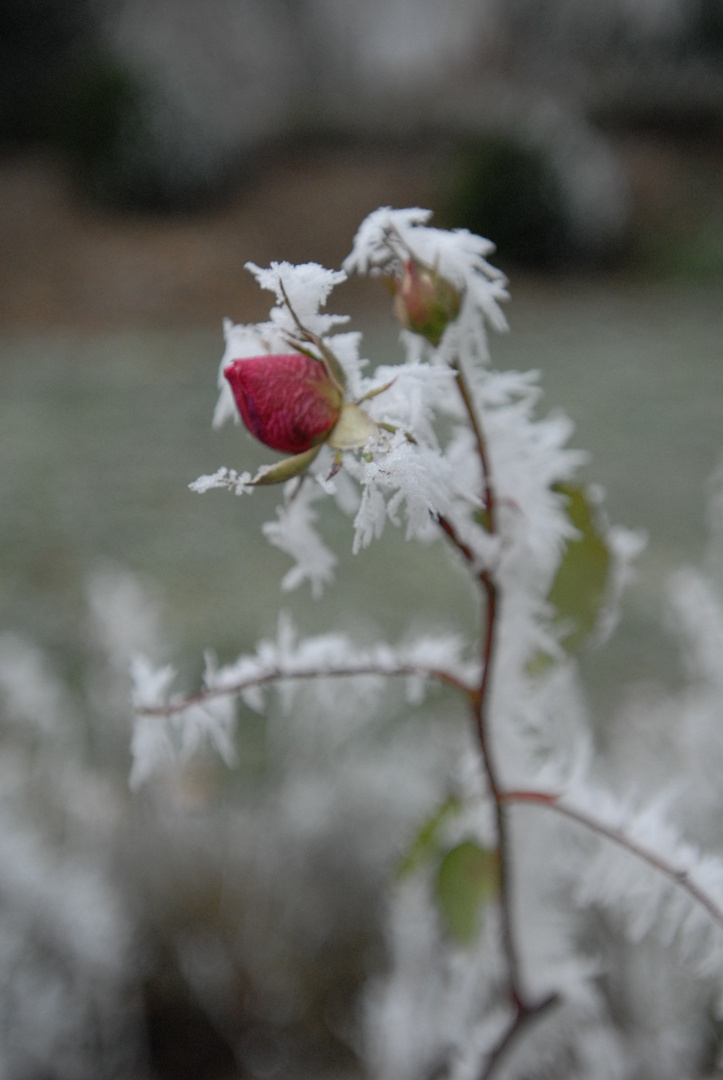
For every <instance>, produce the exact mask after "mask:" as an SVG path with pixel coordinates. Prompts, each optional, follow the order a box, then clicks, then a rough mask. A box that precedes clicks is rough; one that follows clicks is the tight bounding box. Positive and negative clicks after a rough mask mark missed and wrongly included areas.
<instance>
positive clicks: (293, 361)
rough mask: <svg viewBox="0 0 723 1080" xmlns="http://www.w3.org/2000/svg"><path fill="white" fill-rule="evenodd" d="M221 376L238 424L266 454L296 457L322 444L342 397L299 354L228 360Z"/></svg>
mask: <svg viewBox="0 0 723 1080" xmlns="http://www.w3.org/2000/svg"><path fill="white" fill-rule="evenodd" d="M223 373H224V375H225V376H226V378H227V379H228V381H229V383H230V384H231V389H232V390H233V395H234V397H235V399H236V404H237V405H238V409H239V412H240V413H241V419H242V420H243V422H244V424H245V425H246V427H247V428H248V429H249V431H250V432H251V434H252V435H255V436H256V438H257V439H259V440H260V441H261V442H262V443H264V444H265V445H266V446H270V447H271V448H272V450H282V451H284V452H285V453H287V454H301V453H303V452H304V451H306V450H310V449H311V447H312V446H317V445H318V444H319V443H321V442H323V440H324V438H325V436H326V435H327V434H328V433H329V432H330V431H331V429H332V428H333V427H334V425H335V424H336V422H337V420H338V419H339V414H340V412H341V406H342V399H343V395H342V392H341V388H340V387H339V386H338V385H337V384H336V383H335V382H334V380H333V379H332V378H331V376H330V375H329V373H328V371H327V369H326V367H325V365H324V364H323V363H322V362H321V361H319V360H314V359H313V358H312V357H310V356H306V355H304V354H303V353H289V354H288V355H280V356H250V357H246V358H244V359H243V360H234V361H233V363H232V364H229V366H228V367H227V368H224V372H223Z"/></svg>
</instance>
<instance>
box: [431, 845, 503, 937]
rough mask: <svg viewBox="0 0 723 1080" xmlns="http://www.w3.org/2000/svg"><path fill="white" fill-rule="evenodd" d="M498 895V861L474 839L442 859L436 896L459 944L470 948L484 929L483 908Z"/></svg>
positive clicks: (448, 928)
mask: <svg viewBox="0 0 723 1080" xmlns="http://www.w3.org/2000/svg"><path fill="white" fill-rule="evenodd" d="M498 892H499V859H498V857H497V853H496V852H494V851H486V850H485V849H484V848H482V847H480V846H479V844H476V843H475V842H474V840H464V841H463V842H462V843H461V844H457V846H456V847H453V848H452V849H451V850H450V851H448V852H447V854H446V855H445V856H444V858H443V859H442V861H441V863H440V864H439V869H438V870H437V877H436V880H435V896H436V900H437V905H438V907H439V912H440V915H441V916H442V922H443V923H444V927H445V929H446V931H447V933H448V934H449V935H450V937H452V938H454V940H455V941H457V942H458V943H459V944H460V945H471V944H472V943H473V942H474V941H475V939H476V937H477V935H478V933H479V931H480V928H481V921H482V909H483V908H484V905H485V904H486V903H488V902H489V901H490V900H493V899H494V898H495V897H496V896H497V894H498Z"/></svg>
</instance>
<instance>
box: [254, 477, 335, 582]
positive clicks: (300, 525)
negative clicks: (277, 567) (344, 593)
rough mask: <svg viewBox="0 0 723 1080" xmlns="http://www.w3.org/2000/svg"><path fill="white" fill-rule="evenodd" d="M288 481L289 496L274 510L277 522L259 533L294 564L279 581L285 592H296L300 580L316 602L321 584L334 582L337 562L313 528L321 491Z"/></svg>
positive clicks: (269, 523) (268, 523)
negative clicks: (308, 585)
mask: <svg viewBox="0 0 723 1080" xmlns="http://www.w3.org/2000/svg"><path fill="white" fill-rule="evenodd" d="M297 483H298V482H297V481H291V484H292V487H290V488H288V489H287V491H290V492H293V497H291V498H290V499H289V501H288V502H287V503H286V505H284V506H280V507H278V508H277V510H276V513H277V515H278V520H277V521H267V522H266V524H265V525H264V526H263V533H264V536H265V537H266V539H267V540H268V541H269V543H271V544H273V545H274V547H277V548H280V550H281V551H284V552H285V553H286V554H287V555H290V556H291V558H292V559H294V561H295V564H296V565H295V566H293V567H292V568H291V570H289V571H288V572H287V573H286V574H285V576H284V578H283V579H282V582H281V588H282V589H285V590H291V589H297V588H298V587H299V585H302V584H303V582H304V581H308V582H309V584H310V586H311V593H312V596H313V597H314V598H315V599H318V598H319V597H320V596H321V594H322V592H323V589H324V586H325V585H328V584H330V582H332V581H333V580H334V567H335V566H336V563H337V559H336V556H335V555H334V554H333V552H332V551H330V550H329V548H327V547H326V545H325V544H324V542H323V541H322V539H321V537H320V536H319V534H318V533H317V532H316V530H315V529H314V523H315V522H316V520H317V517H318V515H317V514H316V512H315V511H314V509H313V504H314V503H315V502H317V501H318V499H320V498H323V495H324V493H323V491H322V490H321V489H320V488H319V487H318V486H316V485H312V484H309V483H302V484H301V487H300V488H299V487H298V486H297Z"/></svg>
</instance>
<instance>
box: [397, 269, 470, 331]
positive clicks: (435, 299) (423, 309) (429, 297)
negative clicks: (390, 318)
mask: <svg viewBox="0 0 723 1080" xmlns="http://www.w3.org/2000/svg"><path fill="white" fill-rule="evenodd" d="M394 291H395V296H394V313H395V315H396V316H397V318H398V319H399V321H400V323H401V324H402V326H405V327H406V328H407V330H412V331H413V332H414V333H415V334H421V335H422V336H423V337H426V339H427V341H429V342H431V344H432V345H435V346H436V345H439V342H440V339H441V337H442V334H443V333H444V331H445V328H446V326H447V324H448V323H450V322H452V320H453V319H456V318H457V316H458V315H459V308H460V296H459V293H458V292H457V290H456V289H455V288H454V286H453V285H450V283H449V282H448V281H447V279H446V278H443V277H442V276H441V275H440V274H438V273H437V271H436V270H434V269H432V268H431V267H429V266H425V265H424V263H419V262H416V261H415V260H414V259H406V260H405V262H404V266H403V268H402V273H401V275H399V276H397V277H396V278H395V280H394Z"/></svg>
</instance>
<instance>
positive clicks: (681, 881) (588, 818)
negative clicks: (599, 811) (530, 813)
mask: <svg viewBox="0 0 723 1080" xmlns="http://www.w3.org/2000/svg"><path fill="white" fill-rule="evenodd" d="M501 798H502V801H503V802H505V803H528V804H533V805H536V806H543V807H545V808H547V809H548V810H553V811H554V812H555V813H556V814H560V815H561V816H562V817H566V818H568V820H569V821H575V822H577V824H578V825H583V826H584V827H585V828H586V829H589V830H590V831H591V832H594V833H597V835H598V836H603V837H605V839H606V840H610V841H612V843H614V844H617V845H618V846H619V847H622V848H624V849H625V850H626V851H629V852H630V854H631V855H635V856H636V858H638V859H641V860H642V861H643V862H646V863H647V864H648V866H652V867H653V868H654V869H655V870H657V871H658V873H660V874H663V876H664V877H667V878H668V879H669V880H670V881H672V882H673V883H674V884H676V885H678V886H679V887H680V888H681V889H683V891H684V892H687V893H688V896H690V898H691V899H692V900H694V901H695V902H696V903H697V904H700V906H701V907H702V908H704V909H705V910H706V911H707V912H708V914H709V915H710V917H711V919H713V921H714V922H716V923H717V924H718V925H719V926H720V927H721V928H723V908H722V907H721V906H720V905H719V904H717V903H716V901H715V900H714V899H713V898H712V897H711V896H709V895H708V893H706V892H704V891H703V889H701V888H700V886H699V885H696V883H695V882H694V881H693V880H692V879H691V877H690V875H689V874H688V872H687V871H686V870H681V869H680V867H677V866H675V865H674V863H672V862H669V861H668V860H667V859H664V858H663V857H662V856H661V855H659V854H658V853H657V852H655V851H651V849H650V848H648V847H646V846H645V845H644V844H641V843H639V842H638V841H637V840H633V839H632V837H630V836H626V835H625V833H624V832H623V831H622V829H617V828H615V826H614V825H607V824H606V823H605V822H604V821H600V820H599V819H598V818H596V817H594V816H593V815H592V814H590V813H588V812H587V811H586V810H579V809H577V808H576V807H574V806H570V805H569V804H568V803H563V802H561V801H560V799H559V798H558V797H557V796H555V795H548V794H547V793H546V792H542V791H507V792H504V793H503V794H502V796H501Z"/></svg>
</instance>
